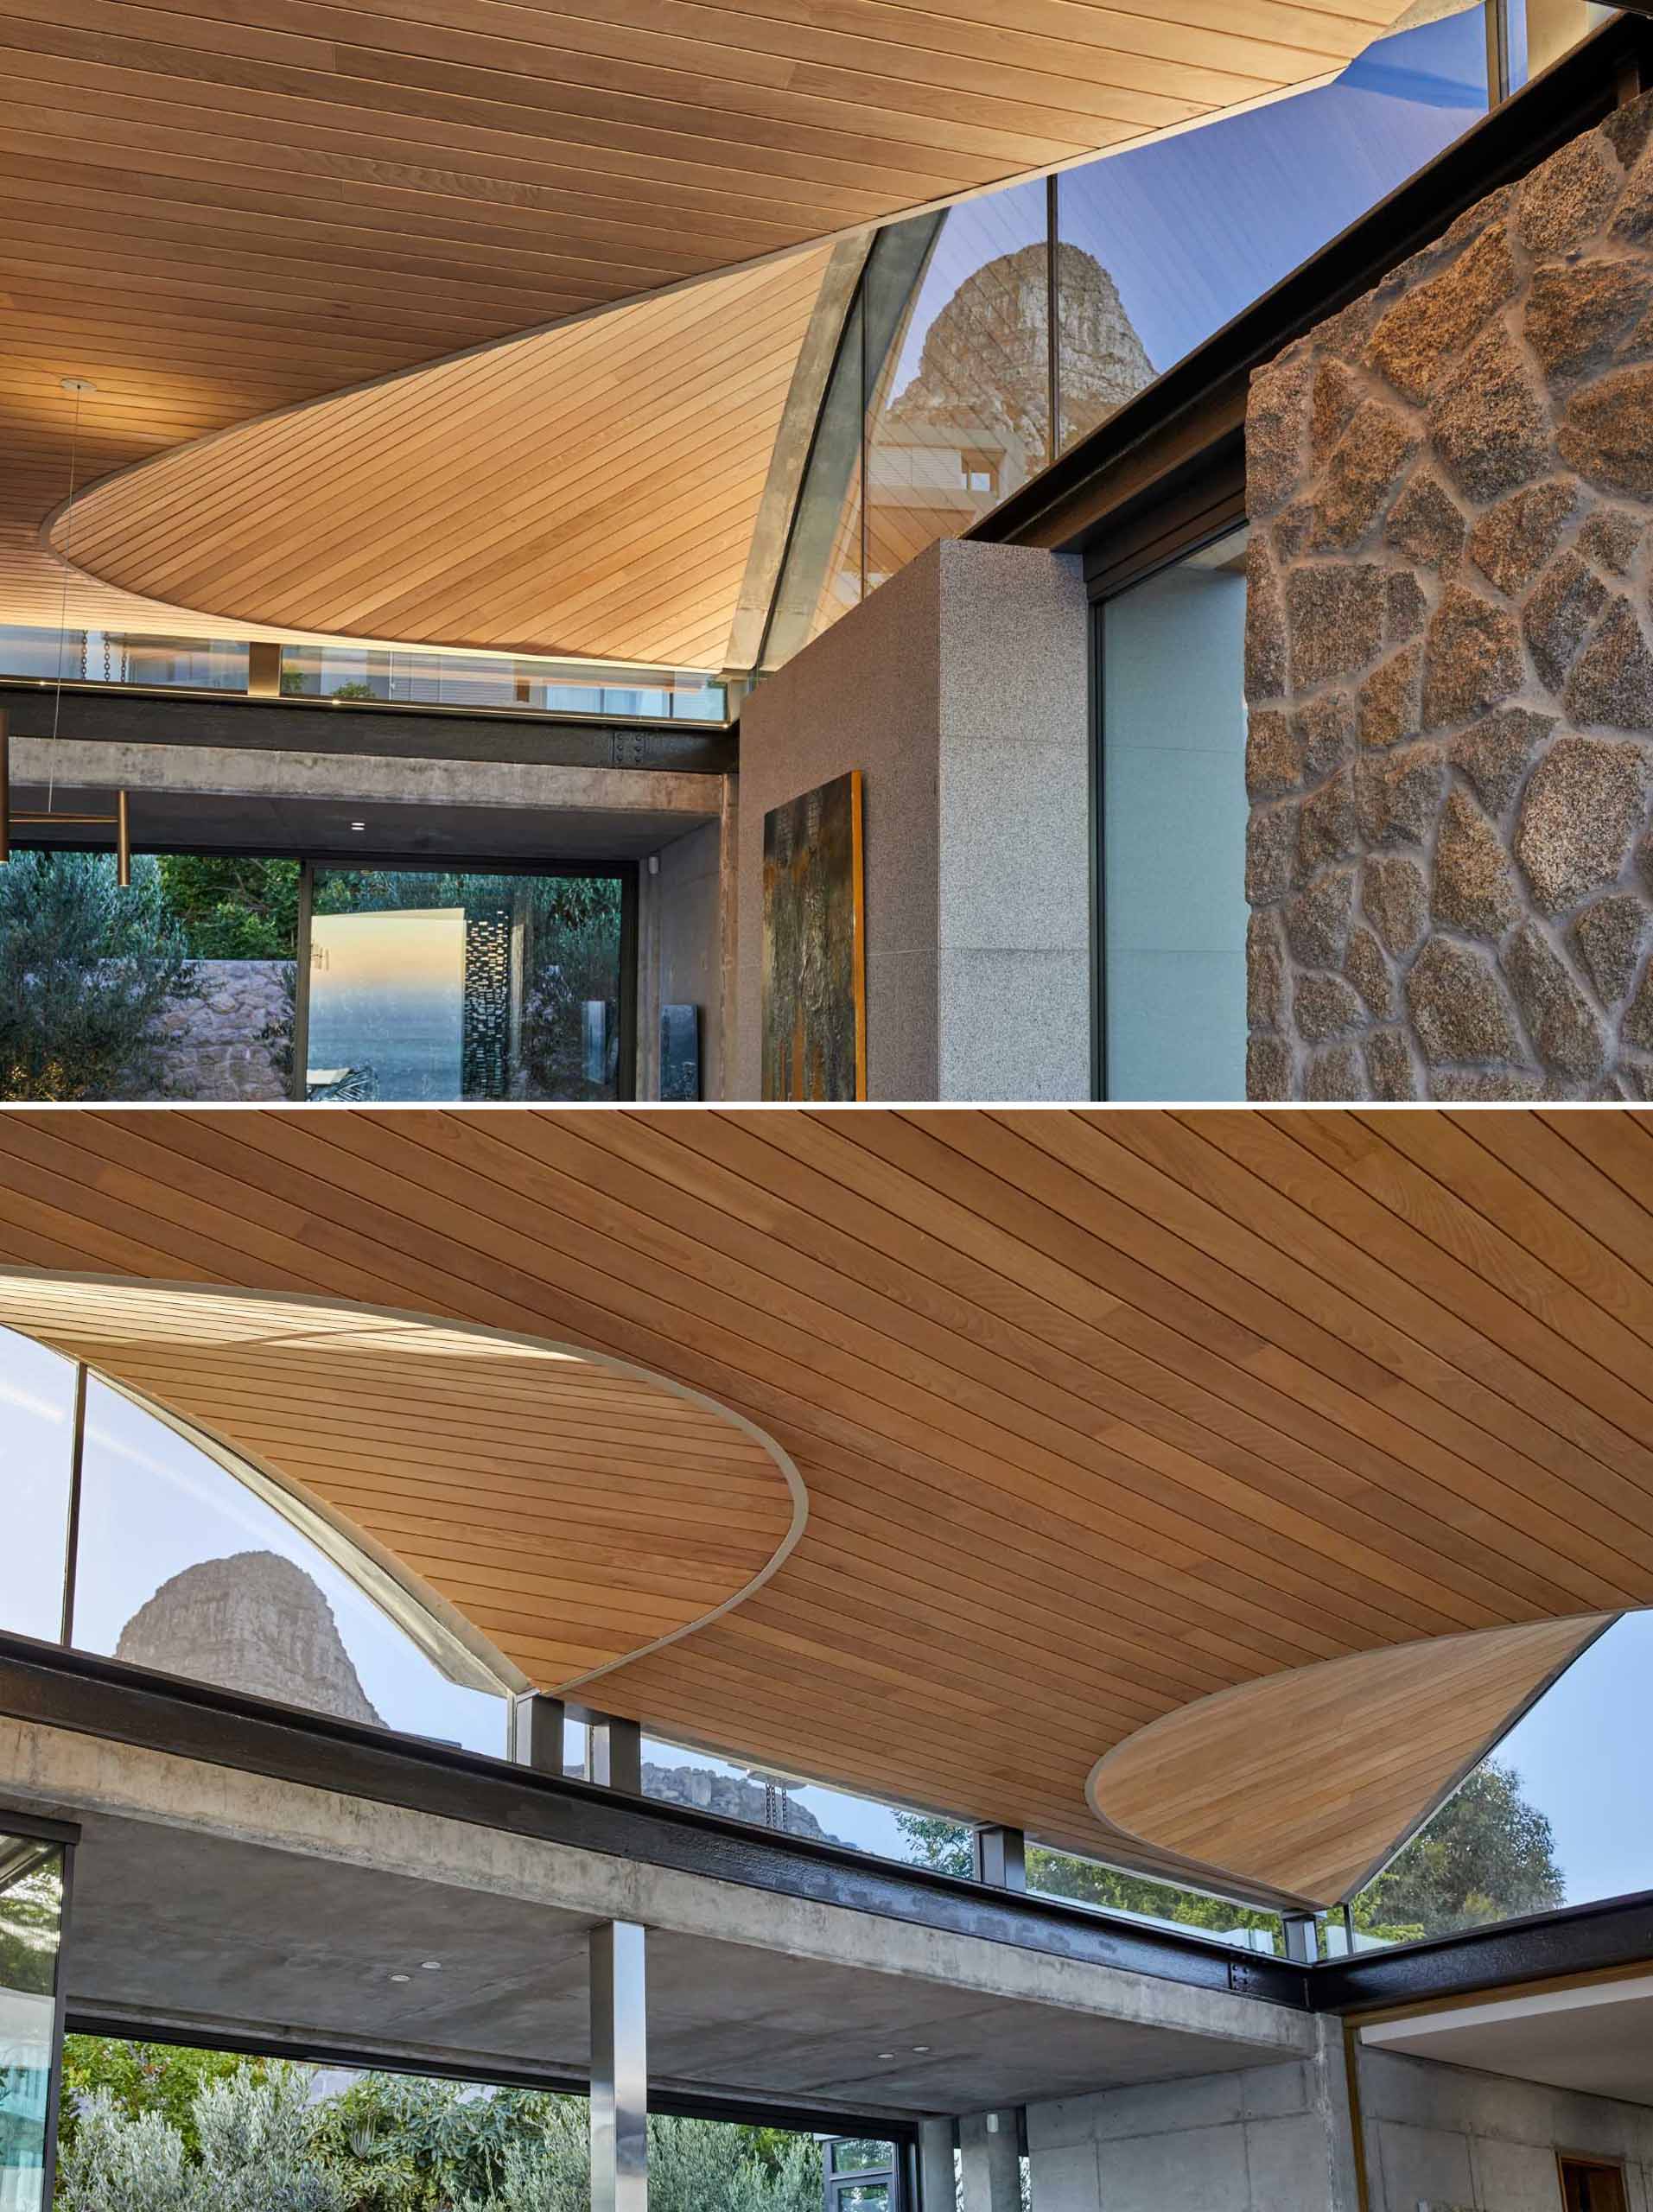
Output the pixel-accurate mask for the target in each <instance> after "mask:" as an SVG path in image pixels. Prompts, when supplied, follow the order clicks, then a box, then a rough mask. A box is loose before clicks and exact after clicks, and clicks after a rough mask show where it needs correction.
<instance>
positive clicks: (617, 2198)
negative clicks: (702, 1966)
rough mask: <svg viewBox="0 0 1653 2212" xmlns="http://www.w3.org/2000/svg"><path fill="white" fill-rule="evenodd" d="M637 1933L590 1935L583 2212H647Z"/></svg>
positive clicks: (613, 1926) (610, 1929)
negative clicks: (587, 2165)
mask: <svg viewBox="0 0 1653 2212" xmlns="http://www.w3.org/2000/svg"><path fill="white" fill-rule="evenodd" d="M648 2123H649V2067H648V2007H647V1995H646V1990H645V1978H644V1931H643V1929H641V1928H640V1927H639V1925H638V1923H636V1922H635V1921H633V1920H606V1921H604V1922H603V1923H602V1924H601V1926H600V1927H597V1928H594V1929H592V1931H591V2212H648V2203H649V2126H648Z"/></svg>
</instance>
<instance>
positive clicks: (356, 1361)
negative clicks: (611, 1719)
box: [0, 1274, 804, 1689]
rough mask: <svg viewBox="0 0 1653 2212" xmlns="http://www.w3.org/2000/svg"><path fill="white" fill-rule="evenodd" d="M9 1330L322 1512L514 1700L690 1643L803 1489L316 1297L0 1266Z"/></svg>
mask: <svg viewBox="0 0 1653 2212" xmlns="http://www.w3.org/2000/svg"><path fill="white" fill-rule="evenodd" d="M0 1325H5V1326H8V1327H11V1328H17V1329H22V1330H23V1331H24V1332H27V1333H28V1334H29V1335H30V1336H33V1337H35V1338H39V1339H40V1340H41V1342H42V1343H45V1344H51V1345H53V1346H54V1348H55V1349H57V1350H59V1351H64V1352H66V1353H67V1354H68V1355H69V1356H70V1357H73V1358H77V1359H84V1360H86V1362H87V1363H88V1364H89V1365H91V1366H92V1367H94V1368H96V1370H98V1371H99V1373H100V1374H103V1375H105V1376H108V1377H110V1379H111V1381H114V1382H117V1383H121V1384H123V1385H124V1387H126V1388H127V1389H130V1390H132V1391H134V1392H136V1393H137V1395H139V1396H141V1397H142V1398H143V1399H144V1400H145V1401H146V1402H149V1404H151V1405H153V1406H156V1407H158V1408H162V1410H164V1411H165V1412H167V1413H169V1414H174V1415H175V1416H176V1417H177V1418H178V1419H179V1420H181V1421H183V1422H184V1423H186V1424H187V1425H188V1427H190V1428H192V1429H194V1430H196V1431H198V1432H200V1433H202V1434H203V1435H205V1436H207V1437H209V1438H211V1439H212V1440H213V1441H214V1442H216V1443H218V1444H219V1445H221V1446H225V1447H226V1449H227V1451H228V1452H231V1453H232V1455H234V1457H235V1458H237V1459H242V1460H245V1461H247V1462H250V1463H251V1465H252V1467H253V1468H254V1469H256V1470H257V1471H258V1472H259V1473H261V1474H263V1475H264V1476H265V1477H266V1478H268V1479H269V1480H270V1482H271V1483H273V1484H278V1485H281V1486H282V1487H283V1488H286V1489H288V1490H289V1491H292V1492H294V1493H295V1494H296V1496H297V1497H299V1498H300V1499H301V1500H302V1501H303V1502H305V1503H308V1504H311V1505H314V1506H319V1507H320V1508H321V1510H322V1512H323V1514H324V1516H325V1518H326V1521H327V1522H328V1523H329V1524H330V1525H331V1526H332V1527H333V1528H334V1529H338V1530H340V1531H341V1532H343V1533H344V1534H345V1535H346V1536H348V1537H349V1538H350V1539H352V1540H353V1541H355V1542H357V1543H359V1544H360V1545H362V1546H363V1547H364V1548H365V1549H366V1552H367V1554H368V1556H369V1557H370V1558H371V1559H372V1560H373V1561H374V1563H375V1564H376V1565H378V1566H379V1567H382V1568H384V1569H385V1570H386V1571H387V1572H388V1573H391V1575H393V1576H395V1577H396V1578H397V1579H399V1580H403V1581H404V1582H405V1584H406V1585H407V1586H408V1588H409V1590H410V1592H411V1593H412V1594H413V1595H414V1596H415V1597H416V1599H419V1600H421V1601H423V1602H424V1603H425V1604H426V1605H428V1606H429V1609H430V1610H431V1611H433V1612H434V1613H435V1614H436V1617H437V1618H439V1619H440V1620H441V1621H442V1622H443V1623H444V1624H446V1625H447V1626H448V1628H449V1629H450V1630H453V1631H454V1632H455V1633H457V1634H458V1635H459V1636H460V1637H461V1641H462V1642H463V1643H465V1644H466V1645H467V1647H468V1648H469V1649H470V1650H471V1651H472V1653H473V1654H474V1655H475V1656H479V1657H480V1658H482V1659H483V1660H484V1661H492V1662H494V1666H493V1671H494V1674H495V1677H496V1679H497V1680H498V1681H500V1682H501V1683H502V1684H503V1685H505V1686H508V1687H510V1688H516V1689H523V1688H529V1687H531V1686H538V1687H540V1688H560V1689H568V1688H573V1686H574V1685H575V1683H577V1682H583V1681H587V1680H588V1679H589V1678H590V1677H592V1676H593V1675H598V1674H601V1673H602V1672H603V1671H605V1670H606V1669H608V1668H611V1667H613V1666H614V1665H615V1664H616V1663H617V1662H620V1661H621V1660H623V1659H626V1658H628V1657H630V1656H633V1655H634V1654H635V1653H637V1652H638V1651H639V1650H641V1649H645V1647H652V1646H653V1645H655V1644H657V1643H661V1642H662V1641H669V1640H670V1639H671V1638H672V1637H677V1636H680V1635H682V1634H683V1632H684V1631H685V1630H688V1629H690V1628H691V1627H693V1626H695V1625H696V1624H698V1623H700V1622H701V1621H703V1620H704V1619H705V1618H706V1617H707V1615H709V1613H711V1612H713V1611H716V1610H717V1609H718V1608H719V1607H721V1606H723V1605H728V1604H730V1603H731V1602H732V1601H734V1599H737V1598H739V1597H740V1596H741V1594H742V1593H744V1592H746V1591H747V1590H748V1589H749V1588H750V1587H751V1586H753V1583H754V1581H755V1580H757V1579H758V1578H760V1576H762V1575H764V1574H766V1573H768V1572H769V1571H770V1569H771V1568H772V1565H773V1563H774V1561H775V1559H776V1557H777V1554H779V1553H780V1552H781V1551H782V1550H783V1549H784V1548H785V1547H786V1546H787V1545H788V1544H789V1543H790V1542H791V1541H792V1540H793V1538H794V1537H795V1535H796V1531H797V1528H798V1526H801V1522H802V1516H803V1510H804V1499H803V1488H802V1484H800V1483H799V1482H798V1478H797V1476H796V1474H795V1472H794V1471H793V1470H792V1467H791V1465H790V1464H789V1463H787V1462H786V1460H785V1456H784V1454H781V1453H779V1452H777V1451H776V1450H775V1449H773V1448H772V1446H770V1445H769V1444H768V1442H767V1440H766V1439H764V1438H762V1437H760V1436H759V1435H757V1434H755V1433H753V1432H752V1431H751V1430H750V1429H749V1428H747V1427H745V1426H743V1425H741V1424H740V1423H738V1422H736V1421H732V1420H731V1419H730V1418H729V1417H728V1415H727V1414H725V1413H723V1412H722V1409H721V1408H717V1407H715V1406H712V1405H709V1404H708V1403H706V1402H704V1401H703V1400H701V1399H698V1398H696V1397H693V1396H690V1395H687V1394H686V1393H684V1392H683V1390H682V1389H679V1388H677V1386H674V1385H673V1384H671V1383H664V1382H662V1381H659V1380H657V1379H655V1378H653V1377H652V1376H647V1375H645V1374H641V1373H639V1372H636V1371H633V1370H626V1369H624V1368H621V1367H618V1366H616V1365H614V1363H611V1362H605V1361H602V1360H600V1359H596V1358H594V1357H590V1356H589V1355H585V1354H576V1353H575V1352H573V1351H570V1350H569V1349H568V1348H566V1347H561V1346H552V1345H548V1344H544V1343H540V1342H537V1341H529V1342H525V1341H521V1340H519V1339H518V1338H515V1337H502V1336H499V1335H498V1334H497V1333H494V1332H487V1331H479V1330H475V1329H459V1328H453V1327H443V1326H442V1325H438V1324H433V1323H430V1322H427V1321H423V1320H421V1319H417V1318H416V1317H411V1316H408V1315H405V1314H397V1313H385V1312H378V1313H369V1312H366V1311H364V1310H363V1309H362V1308H361V1307H360V1306H335V1305H332V1304H329V1303H327V1302H325V1301H318V1300H299V1299H294V1298H291V1297H284V1298H283V1297H276V1298H270V1297H258V1298H252V1297H246V1296H240V1297H238V1296H235V1295H233V1294H229V1293H226V1292H225V1291H222V1290H218V1291H211V1290H208V1291H202V1290H183V1289H172V1288H168V1289H164V1290H163V1289H158V1288H151V1287H139V1286H137V1285H134V1284H131V1283H125V1282H110V1281H99V1280H96V1279H92V1280H80V1281H54V1280H45V1279H42V1278H41V1277H38V1276H24V1275H16V1274H0ZM479 1639H480V1641H479Z"/></svg>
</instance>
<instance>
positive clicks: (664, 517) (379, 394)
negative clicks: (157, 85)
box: [53, 249, 830, 669]
mask: <svg viewBox="0 0 1653 2212" xmlns="http://www.w3.org/2000/svg"><path fill="white" fill-rule="evenodd" d="M829 257H830V256H829V251H828V250H825V249H823V250H819V251H813V252H809V253H804V254H798V255H795V256H793V257H790V258H788V259H784V260H781V261H779V262H769V263H766V264H764V265H762V266H761V267H760V268H757V269H753V270H741V271H740V272H738V273H736V274H734V275H733V276H727V277H716V278H713V279H711V280H709V281H708V282H707V283H702V284H696V285H693V286H690V287H688V288H684V289H677V290H674V291H671V292H667V293H663V294H658V295H657V296H654V297H652V298H651V299H646V300H641V301H637V302H633V303H632V304H631V305H629V306H626V307H621V308H614V309H613V310H612V311H611V312H610V313H608V314H607V315H597V316H593V317H590V318H589V319H588V320H585V321H578V322H573V323H563V324H561V325H559V326H558V327H556V328H555V329H553V330H549V331H543V332H540V333H537V334H535V335H534V336H532V337H527V338H519V339H514V340H510V341H508V342H506V343H505V344H503V345H499V346H492V347H487V348H484V349H483V350H481V351H480V352H476V353H467V354H464V355H462V356H461V357H460V358H459V359H456V360H452V361H448V362H444V363H442V364H440V365H437V366H436V367H432V368H427V369H422V370H418V371H416V372H413V373H412V374H411V375H409V376H406V377H402V378H393V379H391V380H390V381H389V382H386V383H381V384H377V385H370V386H369V387H368V388H367V389H366V390H365V391H353V392H346V393H344V394H341V395H340V396H339V397H335V398H332V399H324V400H320V401H318V402H316V403H315V404H314V405H313V406H310V407H308V408H304V409H302V410H299V411H297V412H296V413H289V414H286V415H283V416H277V417H275V418H274V419H272V420H270V421H265V422H258V423H247V424H245V425H243V426H242V427H241V428H239V429H233V430H227V431H225V432H224V433H223V434H222V435H219V436H218V437H216V438H213V439H211V440H209V441H208V442H207V443H206V444H205V445H203V446H198V447H186V448H183V449H182V450H181V451H179V452H175V453H172V454H166V455H163V456H162V458H161V459H159V460H157V461H151V462H149V464H148V465H147V466H146V467H143V468H142V469H140V470H138V471H137V472H135V473H133V474H128V475H124V476H120V477H117V478H115V479H114V480H112V481H111V482H109V483H107V484H105V485H104V486H100V487H99V489H97V490H95V491H93V492H91V493H87V494H86V496H84V497H83V498H81V499H77V500H76V502H75V503H74V505H73V508H72V509H71V510H70V511H69V512H67V513H66V514H64V515H62V516H61V517H60V518H59V519H58V522H57V524H56V525H55V527H54V531H53V544H54V547H55V549H56V550H58V551H59V552H60V553H67V552H72V553H73V560H74V563H75V565H76V566H77V567H78V568H81V569H88V570H91V571H92V572H93V573H95V574H96V575H99V577H101V578H102V579H103V580H104V581H105V582H110V583H113V584H116V585H119V586H121V587H123V588H130V589H134V590H140V591H143V592H145V593H147V594H149V595H150V596H152V597H154V598H157V599H161V600H165V601H173V602H175V603H177V604H179V605H181V606H186V607H197V608H210V609H211V610H212V611H213V613H217V614H219V615H221V616H226V617H227V618H229V619H230V620H232V621H240V620H252V621H257V622H262V623H264V625H266V626H276V627H278V628H280V629H283V631H288V632H291V631H305V632H310V631H317V630H327V631H336V632H346V633H352V634H354V635H357V636H361V637H377V638H394V639H401V640H404V641H406V642H408V643H410V644H416V645H421V644H423V645H436V644H442V645H459V646H468V647H473V648H477V649H481V650H485V651H506V652H526V653H567V654H576V655H577V654H582V653H590V654H593V655H595V656H598V657H602V658H614V659H619V660H629V661H645V662H647V661H653V662H664V663H667V664H675V665H677V666H681V667H698V668H709V669H717V668H720V667H721V666H722V664H723V661H724V658H725V655H726V651H727V647H728V637H729V629H730V626H731V624H732V622H733V620H734V611H735V606H736V602H737V601H738V598H739V595H740V591H741V582H742V580H743V578H744V575H745V573H746V563H747V548H748V546H749V544H750V543H751V539H752V533H753V524H755V522H756V519H757V513H758V506H759V502H760V499H761V497H762V494H763V489H764V484H765V480H766V477H767V474H768V471H769V463H770V456H771V454H772V450H773V447H774V442H775V434H776V431H777V429H779V423H780V419H781V414H782V410H783V409H784V407H785V403H786V397H787V392H788V389H789V387H790V385H791V383H792V372H793V369H794V367H795V365H796V364H797V362H798V353H799V349H800V348H801V346H802V345H803V343H804V336H805V334H806V333H807V331H808V329H809V327H810V321H811V315H812V314H813V312H814V308H815V305H816V302H817V299H818V298H819V297H820V295H821V286H822V279H823V276H824V274H825V271H826V266H827V262H828V259H829ZM255 486H256V497H250V496H249V489H250V487H255ZM364 518H366V521H365V519H364Z"/></svg>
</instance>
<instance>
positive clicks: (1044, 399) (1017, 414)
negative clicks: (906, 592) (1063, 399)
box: [866, 182, 1050, 591]
mask: <svg viewBox="0 0 1653 2212" xmlns="http://www.w3.org/2000/svg"><path fill="white" fill-rule="evenodd" d="M1047 229H1048V226H1047V223H1046V189H1045V187H1044V185H1043V183H1042V182H1041V183H1038V184H1024V185H1016V186H1013V187H1012V188H1010V189H1008V191H1003V192H995V193H990V194H987V195H986V196H985V197H983V198H982V199H979V200H967V201H965V202H964V203H963V206H961V207H954V208H951V209H950V210H949V211H948V213H946V214H945V215H943V216H940V217H935V216H925V217H920V218H919V219H918V220H917V221H916V222H915V223H912V224H903V225H897V226H893V228H892V230H890V231H887V232H884V233H883V234H882V235H881V238H880V239H879V241H878V245H877V247H876V249H875V250H874V254H873V257H872V259H871V261H870V263H869V264H868V272H867V277H866V299H867V308H868V323H869V330H870V328H871V327H872V326H873V325H874V324H878V323H882V324H883V325H885V326H886V328H885V331H884V332H883V333H881V338H880V342H879V343H877V344H876V345H875V346H869V348H868V376H867V381H868V391H867V461H866V467H867V589H868V590H869V591H870V590H872V589H873V588H874V586H875V585H877V584H880V583H881V582H883V581H884V579H885V578H886V577H887V576H891V575H894V573H895V571H896V570H897V569H902V568H905V567H906V563H908V562H909V561H911V560H912V559H913V558H914V556H916V555H918V554H919V553H922V552H923V551H924V550H925V547H926V546H928V545H933V544H934V543H936V541H937V539H938V538H942V537H958V536H959V535H960V534H961V533H962V532H963V531H966V530H968V529H969V528H970V524H972V523H974V522H976V521H979V520H980V518H981V517H982V516H983V515H984V514H986V513H987V512H988V510H989V508H990V507H995V506H996V505H998V503H999V501H1000V500H1001V499H1005V498H1007V497H1008V494H1009V493H1012V492H1014V491H1015V490H1017V489H1018V488H1019V487H1020V486H1021V485H1023V484H1025V483H1026V482H1027V480H1028V479H1029V477H1031V476H1034V475H1037V474H1038V473H1039V470H1040V469H1041V468H1043V467H1045V466H1046V463H1047V461H1048V460H1049V457H1050V350H1049V330H1050V312H1049V308H1050V263H1049V256H1048V246H1047Z"/></svg>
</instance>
